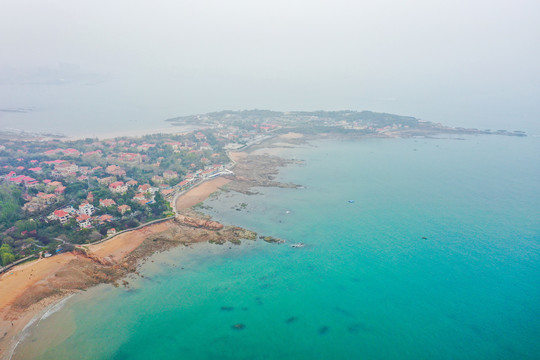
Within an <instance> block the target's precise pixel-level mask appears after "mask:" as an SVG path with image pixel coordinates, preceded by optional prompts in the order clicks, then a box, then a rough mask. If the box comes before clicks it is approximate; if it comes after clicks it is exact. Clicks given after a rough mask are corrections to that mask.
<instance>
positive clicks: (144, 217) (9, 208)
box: [0, 110, 524, 267]
mask: <svg viewBox="0 0 540 360" xmlns="http://www.w3.org/2000/svg"><path fill="white" fill-rule="evenodd" d="M167 121H169V122H171V123H172V125H178V126H182V125H190V124H191V125H192V124H197V125H198V126H199V130H196V131H193V132H189V133H176V134H154V135H145V136H142V137H120V138H115V139H106V140H100V139H97V138H86V139H80V140H67V139H54V138H50V137H39V136H32V137H29V138H21V139H16V140H12V139H8V138H4V139H3V140H0V164H1V166H0V240H1V244H0V245H1V246H0V265H1V266H3V267H5V266H8V265H10V264H14V263H15V262H17V261H21V260H24V259H27V258H30V257H49V256H52V255H54V254H56V253H59V252H62V251H69V250H72V249H73V247H74V246H76V245H79V244H88V243H94V242H96V241H99V240H102V239H105V238H108V237H110V236H113V235H115V234H116V233H118V232H121V231H124V230H127V229H133V228H136V227H138V226H141V225H143V224H146V223H149V222H152V221H155V220H159V219H163V218H167V217H172V216H174V215H175V209H174V199H175V198H176V197H177V196H178V195H179V194H181V193H183V192H185V191H187V190H189V189H190V188H192V187H193V186H194V185H196V184H199V183H201V182H204V181H206V180H208V179H211V178H214V177H216V176H221V175H225V176H232V175H233V172H232V171H231V169H232V166H233V162H232V161H231V160H230V158H229V156H228V151H233V150H239V149H242V148H245V147H247V146H250V145H253V144H256V143H259V142H262V141H264V140H266V139H269V138H271V137H272V136H275V135H276V134H280V133H287V132H299V133H303V134H307V135H310V134H311V135H314V134H320V133H325V134H327V133H334V134H338V135H345V134H346V135H352V136H378V137H410V136H429V135H431V134H436V133H449V134H500V135H514V136H523V135H524V134H523V133H521V132H507V131H503V130H498V131H495V132H493V131H491V130H478V129H455V128H449V127H443V126H442V125H439V124H434V123H429V122H423V121H420V120H418V119H415V118H412V117H405V116H398V115H391V114H379V113H373V112H354V111H341V112H309V113H308V112H294V113H281V112H273V111H266V110H250V111H223V112H219V113H210V114H205V115H195V116H188V117H179V118H174V119H169V120H167Z"/></svg>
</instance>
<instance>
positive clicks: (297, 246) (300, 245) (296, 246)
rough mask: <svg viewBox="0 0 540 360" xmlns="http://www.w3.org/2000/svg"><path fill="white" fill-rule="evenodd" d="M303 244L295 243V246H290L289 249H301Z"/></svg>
mask: <svg viewBox="0 0 540 360" xmlns="http://www.w3.org/2000/svg"><path fill="white" fill-rule="evenodd" d="M304 245H305V244H304V243H296V244H291V247H292V248H301V247H304Z"/></svg>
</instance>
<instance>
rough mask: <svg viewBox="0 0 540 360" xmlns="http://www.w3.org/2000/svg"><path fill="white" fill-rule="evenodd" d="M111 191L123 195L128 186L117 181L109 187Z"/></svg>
mask: <svg viewBox="0 0 540 360" xmlns="http://www.w3.org/2000/svg"><path fill="white" fill-rule="evenodd" d="M109 190H111V191H112V192H114V193H118V194H123V193H125V192H126V191H127V185H126V184H124V182H123V181H116V182H113V183H112V184H110V185H109Z"/></svg>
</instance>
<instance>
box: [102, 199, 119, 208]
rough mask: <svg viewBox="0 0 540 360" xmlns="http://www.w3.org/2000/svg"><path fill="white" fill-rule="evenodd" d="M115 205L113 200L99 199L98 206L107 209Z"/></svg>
mask: <svg viewBox="0 0 540 360" xmlns="http://www.w3.org/2000/svg"><path fill="white" fill-rule="evenodd" d="M114 205H116V201H114V200H113V199H99V206H103V207H109V206H114Z"/></svg>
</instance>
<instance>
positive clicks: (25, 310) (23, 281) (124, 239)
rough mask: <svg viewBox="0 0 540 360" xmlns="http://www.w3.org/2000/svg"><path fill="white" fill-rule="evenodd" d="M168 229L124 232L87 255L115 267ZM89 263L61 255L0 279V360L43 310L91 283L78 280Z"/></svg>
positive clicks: (154, 227) (79, 257) (155, 226)
mask: <svg viewBox="0 0 540 360" xmlns="http://www.w3.org/2000/svg"><path fill="white" fill-rule="evenodd" d="M168 228H169V224H168V222H163V223H158V224H153V225H149V226H147V227H144V228H142V229H139V230H133V231H130V232H126V233H123V234H120V235H118V236H116V237H113V238H112V239H110V240H108V241H105V242H103V243H100V244H96V245H90V246H89V247H88V249H89V254H91V255H92V256H94V257H97V258H100V259H104V260H106V261H110V262H114V263H119V262H121V261H122V260H123V259H124V258H125V257H126V256H127V255H128V254H130V253H131V252H133V251H134V250H135V249H136V248H138V247H139V246H140V245H141V244H142V242H143V241H144V240H145V239H146V238H147V237H148V236H150V235H152V234H157V233H161V232H163V231H165V230H167V229H168ZM91 262H92V261H91V260H89V259H88V258H87V257H85V256H82V255H80V254H74V253H63V254H60V255H56V256H53V257H50V258H43V259H39V260H34V261H31V262H28V263H25V264H21V265H18V266H15V267H14V268H12V269H10V270H9V271H8V272H6V273H4V274H2V275H1V276H0V359H6V358H9V357H6V356H8V355H9V354H10V352H11V350H10V349H11V348H12V347H13V345H15V344H16V343H17V341H18V335H19V334H20V333H21V332H22V330H23V329H24V328H25V326H26V325H27V324H28V323H29V322H30V321H32V319H33V318H34V317H36V316H38V317H39V316H40V314H41V313H42V312H43V311H44V310H45V309H46V308H48V307H49V306H51V305H52V304H54V303H56V302H57V301H59V300H61V299H62V298H63V297H65V296H66V295H68V294H69V293H70V292H73V291H77V290H78V289H79V288H84V287H85V286H86V285H87V284H88V285H93V282H92V281H90V282H88V279H85V278H84V276H80V275H81V274H80V272H81V269H83V272H84V270H87V269H86V268H87V267H90V265H91ZM59 274H61V275H60V276H59ZM97 280H98V281H99V279H97ZM58 285H60V286H62V288H63V291H58V294H54V291H52V292H51V291H50V288H51V287H54V286H58ZM41 297H43V298H41ZM40 298H41V299H40ZM29 303H30V304H29ZM6 350H8V351H6Z"/></svg>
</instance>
